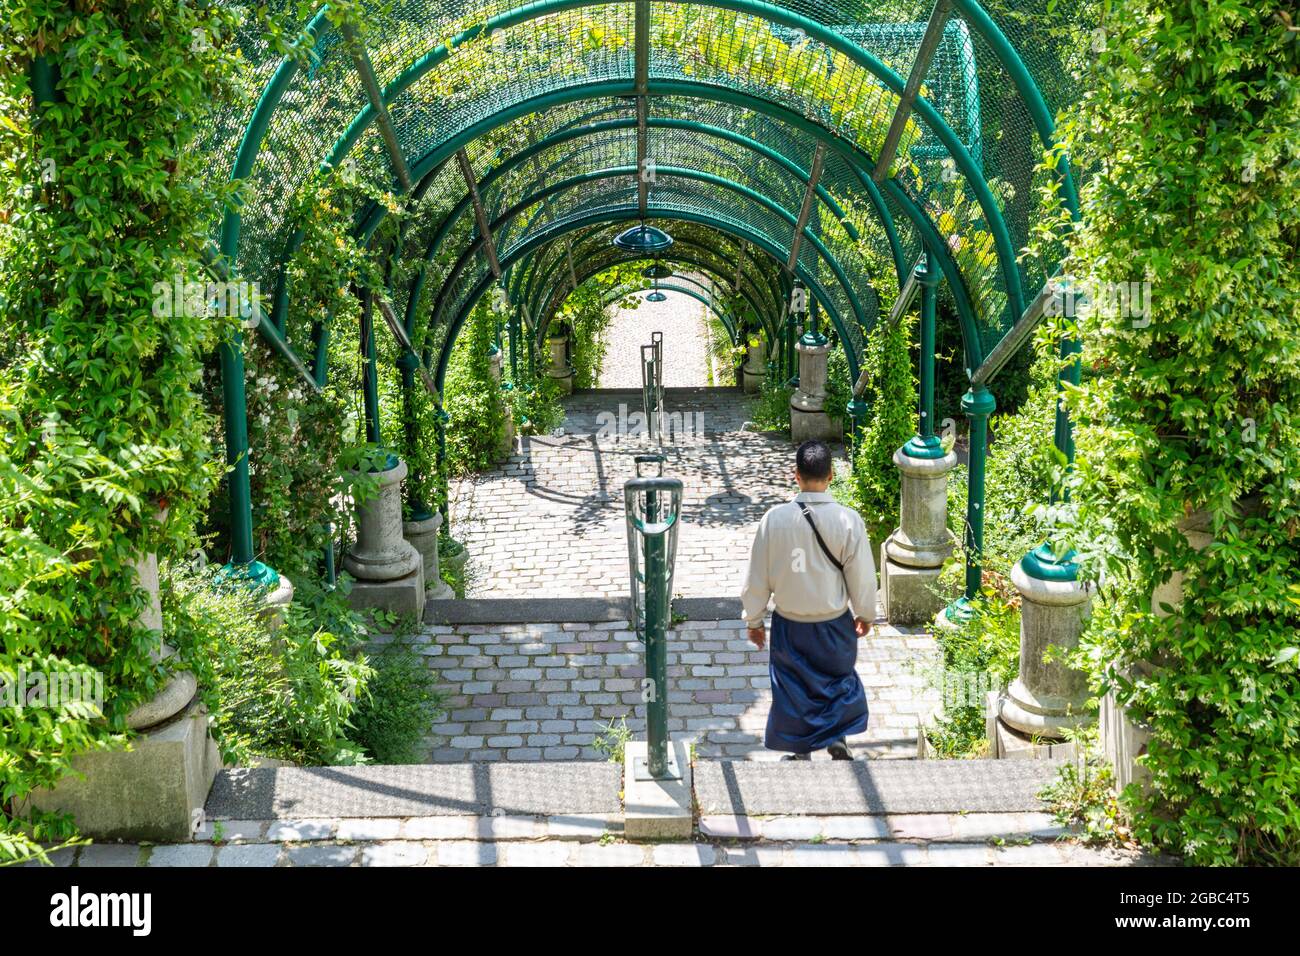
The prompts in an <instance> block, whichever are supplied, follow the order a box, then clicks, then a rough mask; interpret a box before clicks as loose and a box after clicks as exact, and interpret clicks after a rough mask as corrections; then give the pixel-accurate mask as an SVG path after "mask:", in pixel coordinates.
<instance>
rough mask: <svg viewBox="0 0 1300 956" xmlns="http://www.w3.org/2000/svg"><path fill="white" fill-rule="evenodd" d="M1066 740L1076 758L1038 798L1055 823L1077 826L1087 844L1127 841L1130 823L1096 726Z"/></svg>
mask: <svg viewBox="0 0 1300 956" xmlns="http://www.w3.org/2000/svg"><path fill="white" fill-rule="evenodd" d="M1067 739H1068V740H1070V741H1072V742H1073V743H1074V746H1075V757H1074V759H1073V760H1069V761H1067V762H1066V763H1064V764H1063V765H1062V766H1061V769H1060V771H1059V772H1058V774H1057V777H1056V779H1055V780H1053V781H1052V782H1051V783H1050V784H1048V785H1047V786H1046V787H1044V788H1043V790H1042V792H1041V793H1039V794H1038V797H1039V799H1040V800H1043V801H1044V802H1045V803H1047V805H1048V807H1049V808H1050V810H1051V813H1052V819H1053V820H1054V821H1055V822H1056V823H1058V824H1060V825H1061V826H1068V827H1075V828H1076V829H1077V831H1078V834H1079V838H1080V839H1082V840H1083V842H1084V843H1089V844H1102V843H1120V842H1125V841H1127V839H1128V836H1129V831H1130V828H1129V824H1128V821H1127V819H1126V818H1125V815H1124V812H1123V808H1121V807H1120V805H1119V801H1118V800H1116V799H1115V774H1114V770H1113V769H1112V768H1111V765H1110V761H1109V760H1107V759H1106V757H1105V755H1104V754H1102V753H1101V744H1100V741H1099V740H1098V734H1097V725H1096V724H1091V725H1088V726H1086V727H1082V728H1079V729H1078V730H1076V731H1075V732H1073V733H1071V734H1069V735H1068V737H1067Z"/></svg>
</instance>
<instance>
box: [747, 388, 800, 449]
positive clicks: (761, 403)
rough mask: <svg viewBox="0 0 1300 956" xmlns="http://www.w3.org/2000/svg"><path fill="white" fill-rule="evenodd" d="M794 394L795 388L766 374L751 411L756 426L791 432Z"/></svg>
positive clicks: (786, 432)
mask: <svg viewBox="0 0 1300 956" xmlns="http://www.w3.org/2000/svg"><path fill="white" fill-rule="evenodd" d="M779 377H780V376H776V378H779ZM793 394H794V389H792V388H787V387H786V386H785V384H784V383H783V382H780V381H774V379H773V376H766V377H765V378H764V379H763V385H762V388H760V389H759V392H758V399H757V401H755V402H754V405H753V408H752V410H751V412H750V420H751V421H753V423H754V427H755V428H756V429H758V430H759V431H761V432H782V433H784V434H786V435H788V434H790V397H791V396H792V395H793Z"/></svg>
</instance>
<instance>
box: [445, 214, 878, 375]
mask: <svg viewBox="0 0 1300 956" xmlns="http://www.w3.org/2000/svg"><path fill="white" fill-rule="evenodd" d="M640 217H641V212H640V210H639V209H637V208H636V207H631V208H624V209H606V210H602V211H600V212H595V213H589V214H587V215H585V216H582V217H579V218H578V219H575V220H572V221H569V222H561V223H558V224H555V225H552V226H548V227H547V228H546V229H543V230H542V231H541V232H539V233H538V234H537V235H535V236H533V237H531V238H529V239H528V240H526V241H525V242H523V243H521V244H520V245H519V246H517V247H516V248H514V249H512V250H510V252H508V253H506V255H505V256H504V257H502V259H501V267H502V268H503V269H504V268H506V267H507V265H509V264H513V263H514V262H516V261H518V260H519V259H520V258H521V257H523V256H524V255H527V254H528V253H529V252H531V251H532V250H533V249H536V248H538V247H539V246H541V245H544V244H545V243H547V242H549V241H551V240H553V239H555V238H557V237H559V236H563V235H565V234H566V233H568V232H572V231H574V230H576V229H581V228H583V227H584V226H588V225H591V224H592V223H597V222H605V223H609V222H628V221H630V220H634V219H639V218H640ZM647 218H651V219H666V220H670V221H671V220H674V219H676V220H681V221H685V222H695V223H699V224H700V225H704V226H709V227H711V228H713V229H717V230H719V231H720V232H725V233H728V234H729V235H733V236H738V237H740V238H744V239H746V240H747V241H749V242H750V243H752V244H754V245H755V246H758V247H760V248H761V249H763V250H764V251H765V252H766V253H767V254H768V255H771V256H773V257H774V258H779V256H780V254H781V253H780V249H779V247H777V246H775V245H774V244H772V243H771V241H770V240H768V239H767V238H766V237H764V236H761V235H759V234H757V233H753V232H749V231H747V230H745V229H743V228H742V227H739V226H737V225H735V224H734V223H729V222H723V221H721V220H717V219H714V218H712V217H709V216H704V215H701V214H699V213H694V212H689V211H685V210H674V209H672V208H671V207H665V206H661V205H657V204H653V203H652V204H651V206H650V211H649V212H648V214H647ZM795 273H796V275H797V276H798V277H799V279H800V280H801V281H802V282H803V283H804V285H806V286H807V287H808V289H809V290H810V291H811V292H812V294H813V296H814V297H815V298H816V299H817V300H818V301H819V302H820V303H821V305H822V307H823V308H825V309H826V310H827V313H828V314H829V315H830V317H831V321H832V323H833V324H834V325H835V328H836V331H838V332H839V336H840V344H841V346H842V347H843V348H844V352H845V357H846V359H847V360H848V365H849V376H850V378H854V379H856V378H857V375H858V359H857V356H856V355H854V354H853V349H851V348H850V347H849V344H848V342H849V340H848V336H847V334H846V331H845V329H844V326H843V324H842V323H841V321H840V318H839V315H838V314H837V313H835V312H834V311H832V309H831V307H830V303H829V299H828V297H827V295H826V290H825V289H824V288H822V285H821V283H820V282H819V281H818V280H817V277H816V276H812V275H809V274H808V272H807V270H806V269H804V268H803V266H802V265H796V266H795ZM492 281H493V277H492V274H491V273H488V274H487V275H486V276H484V277H483V278H482V279H480V280H479V282H478V283H477V284H476V285H475V286H474V288H473V290H472V291H471V292H470V294H469V295H468V296H466V298H465V302H464V304H463V305H462V307H461V308H460V310H459V311H458V312H457V314H456V317H455V319H454V320H453V321H452V322H451V323H449V325H448V329H447V335H446V338H445V339H444V340H443V343H442V347H441V349H440V350H439V355H438V362H437V371H436V372H435V373H434V383H435V385H436V386H437V388H438V389H439V391H441V390H442V387H443V384H444V382H445V380H446V376H447V362H448V360H449V359H450V358H451V347H452V346H453V345H454V344H455V342H456V337H457V336H458V335H459V334H460V329H461V326H462V325H463V324H464V322H465V317H466V316H467V315H468V314H469V311H470V309H472V308H473V307H474V305H475V304H476V303H477V302H478V300H479V299H480V298H482V297H483V295H484V294H485V293H486V291H487V289H488V288H489V287H490V286H491V284H492ZM426 355H427V350H426ZM426 364H428V361H427V359H426Z"/></svg>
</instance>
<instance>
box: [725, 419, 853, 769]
mask: <svg viewBox="0 0 1300 956" xmlns="http://www.w3.org/2000/svg"><path fill="white" fill-rule="evenodd" d="M831 467H832V465H831V453H830V449H829V448H827V447H826V446H825V445H824V444H822V443H821V442H819V441H806V442H804V443H803V444H802V445H800V446H799V450H798V451H797V452H796V454H795V469H794V480H795V483H796V484H798V486H799V493H798V494H797V495H795V498H794V500H793V501H791V502H788V503H787V504H783V505H777V506H776V507H775V508H773V509H772V510H770V511H769V512H768V513H767V514H765V515H763V520H762V522H761V523H760V524H759V526H758V534H757V535H755V537H754V549H753V551H752V552H751V554H750V558H749V577H748V579H747V580H746V582H745V590H744V593H743V594H742V595H741V602H742V604H743V605H744V613H745V622H746V623H747V624H748V625H749V639H750V641H752V642H753V643H754V645H755V646H756V647H758V649H759V650H762V649H763V647H764V645H765V644H766V643H767V635H766V633H765V631H764V629H763V616H764V614H765V613H766V611H767V603H768V599H769V598H771V597H773V596H775V598H776V601H775V604H776V608H775V610H774V611H773V612H772V647H771V652H770V655H769V664H768V668H769V670H770V672H771V676H772V710H771V712H770V713H769V714H768V718H767V736H766V741H765V743H766V746H767V748H768V749H769V750H778V751H782V752H784V753H785V754H786V757H785V758H784V759H786V760H808V759H810V757H811V755H812V752H813V751H814V750H821V749H823V748H824V749H825V750H826V751H827V752H828V753H829V754H830V755H831V757H832V758H833V759H835V760H852V759H853V755H852V754H851V753H850V752H849V747H848V743H847V742H846V741H845V739H844V738H845V737H848V736H850V735H851V734H859V733H862V731H864V730H866V729H867V695H866V692H865V691H864V690H863V688H862V681H861V680H859V679H858V674H857V671H855V670H854V664H855V663H856V662H857V658H858V638H861V637H866V636H867V634H868V632H869V631H870V630H871V622H872V621H874V620H875V617H876V566H875V561H874V560H873V559H872V556H871V542H870V541H869V540H868V539H867V529H866V525H865V524H864V523H863V521H862V516H861V515H859V514H858V513H857V512H856V511H854V510H853V509H852V508H846V507H844V506H843V505H841V504H838V503H837V502H836V501H835V499H834V498H833V497H832V496H831V495H830V493H829V492H827V490H826V489H827V487H829V485H830V480H831ZM850 608H851V610H850Z"/></svg>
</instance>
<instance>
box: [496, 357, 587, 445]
mask: <svg viewBox="0 0 1300 956" xmlns="http://www.w3.org/2000/svg"><path fill="white" fill-rule="evenodd" d="M505 357H506V356H505V353H504V352H502V351H501V350H500V349H497V350H496V351H495V352H493V353H492V355H491V359H490V368H491V369H492V381H494V382H496V385H497V400H498V401H499V402H501V404H502V406H503V407H504V409H505V416H506V427H505V431H504V433H502V436H501V445H500V447H499V448H498V449H497V455H498V457H499V458H501V459H506V458H509V457H510V456H511V455H513V454H514V453H515V412H514V408H513V407H511V403H510V401H509V395H508V394H505V393H504V392H503V391H502V389H503V386H502V384H501V370H502V366H503V365H504V363H505ZM570 382H572V379H570ZM504 388H506V389H509V386H504Z"/></svg>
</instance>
